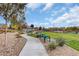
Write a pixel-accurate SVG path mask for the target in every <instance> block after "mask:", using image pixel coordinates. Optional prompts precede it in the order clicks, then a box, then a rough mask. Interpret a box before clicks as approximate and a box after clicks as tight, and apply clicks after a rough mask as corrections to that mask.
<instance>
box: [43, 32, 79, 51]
mask: <svg viewBox="0 0 79 59" xmlns="http://www.w3.org/2000/svg"><path fill="white" fill-rule="evenodd" d="M43 33H44V34H46V35H48V36H50V37H51V38H55V39H60V38H63V39H65V40H66V44H67V45H68V46H70V47H72V48H74V49H76V50H78V51H79V34H72V33H53V32H43Z"/></svg>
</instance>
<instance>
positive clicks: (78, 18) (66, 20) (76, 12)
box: [48, 6, 79, 27]
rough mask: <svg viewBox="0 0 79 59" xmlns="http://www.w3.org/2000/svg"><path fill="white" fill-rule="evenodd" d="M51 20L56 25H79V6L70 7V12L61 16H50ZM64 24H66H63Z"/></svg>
mask: <svg viewBox="0 0 79 59" xmlns="http://www.w3.org/2000/svg"><path fill="white" fill-rule="evenodd" d="M48 20H49V22H50V23H51V24H53V25H54V26H56V27H59V26H64V25H65V26H79V7H78V6H75V7H73V8H70V13H65V14H63V15H62V16H61V17H58V18H57V19H55V20H53V18H48ZM63 24H64V25H63Z"/></svg>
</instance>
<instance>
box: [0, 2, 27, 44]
mask: <svg viewBox="0 0 79 59" xmlns="http://www.w3.org/2000/svg"><path fill="white" fill-rule="evenodd" d="M24 6H25V4H17V3H13V4H12V3H5V4H3V3H2V4H0V16H3V17H4V19H5V20H6V25H7V23H8V21H9V20H11V18H12V17H13V16H16V17H17V16H18V14H21V13H23V12H24V11H23V10H24ZM13 20H14V19H13ZM16 20H17V19H16ZM5 39H6V40H7V27H6V29H5ZM6 40H5V41H6ZM6 45H7V44H6Z"/></svg>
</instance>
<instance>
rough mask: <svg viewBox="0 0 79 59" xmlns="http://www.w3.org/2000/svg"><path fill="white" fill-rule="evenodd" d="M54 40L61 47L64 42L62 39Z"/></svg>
mask: <svg viewBox="0 0 79 59" xmlns="http://www.w3.org/2000/svg"><path fill="white" fill-rule="evenodd" d="M56 42H57V43H58V46H61V47H62V46H63V45H64V44H65V40H64V39H57V40H56Z"/></svg>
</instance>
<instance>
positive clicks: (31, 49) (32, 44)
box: [19, 34, 48, 56]
mask: <svg viewBox="0 0 79 59" xmlns="http://www.w3.org/2000/svg"><path fill="white" fill-rule="evenodd" d="M22 36H23V37H24V38H26V39H27V42H26V44H25V46H24V48H23V49H22V51H21V53H20V55H19V56H48V54H47V52H46V50H45V48H44V46H43V45H42V43H41V42H40V41H39V40H38V39H36V38H33V37H30V36H28V35H26V34H23V35H22Z"/></svg>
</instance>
